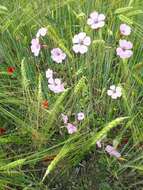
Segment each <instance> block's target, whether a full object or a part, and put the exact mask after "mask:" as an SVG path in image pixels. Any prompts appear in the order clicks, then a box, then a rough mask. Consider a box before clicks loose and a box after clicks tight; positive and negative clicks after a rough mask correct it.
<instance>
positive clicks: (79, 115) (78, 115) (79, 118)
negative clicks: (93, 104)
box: [77, 112, 85, 121]
mask: <svg viewBox="0 0 143 190" xmlns="http://www.w3.org/2000/svg"><path fill="white" fill-rule="evenodd" d="M84 117H85V116H84V113H83V112H80V113H78V114H77V119H78V120H79V121H82V120H83V119H84Z"/></svg>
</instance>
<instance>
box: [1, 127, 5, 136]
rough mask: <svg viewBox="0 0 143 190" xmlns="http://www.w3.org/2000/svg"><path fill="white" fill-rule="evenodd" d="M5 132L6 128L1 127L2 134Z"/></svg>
mask: <svg viewBox="0 0 143 190" xmlns="http://www.w3.org/2000/svg"><path fill="white" fill-rule="evenodd" d="M5 132H6V129H5V128H2V127H1V128H0V135H3V134H4V133H5Z"/></svg>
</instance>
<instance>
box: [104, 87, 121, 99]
mask: <svg viewBox="0 0 143 190" xmlns="http://www.w3.org/2000/svg"><path fill="white" fill-rule="evenodd" d="M107 94H108V96H111V97H112V99H117V98H119V97H121V96H122V89H121V87H116V86H115V85H112V86H110V89H109V90H108V91H107Z"/></svg>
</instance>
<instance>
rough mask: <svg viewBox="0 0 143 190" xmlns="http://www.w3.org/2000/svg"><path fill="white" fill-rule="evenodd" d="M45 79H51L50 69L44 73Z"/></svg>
mask: <svg viewBox="0 0 143 190" xmlns="http://www.w3.org/2000/svg"><path fill="white" fill-rule="evenodd" d="M46 78H47V79H50V78H53V71H52V70H51V69H48V70H47V71H46Z"/></svg>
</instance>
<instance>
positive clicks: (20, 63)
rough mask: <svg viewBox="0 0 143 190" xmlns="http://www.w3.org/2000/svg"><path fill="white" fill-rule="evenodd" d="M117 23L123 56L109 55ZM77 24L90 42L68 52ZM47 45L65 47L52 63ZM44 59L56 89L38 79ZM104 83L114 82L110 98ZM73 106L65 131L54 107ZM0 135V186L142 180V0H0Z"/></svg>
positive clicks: (121, 186)
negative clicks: (128, 49)
mask: <svg viewBox="0 0 143 190" xmlns="http://www.w3.org/2000/svg"><path fill="white" fill-rule="evenodd" d="M94 10H96V11H99V12H101V13H104V14H105V15H106V24H105V26H104V27H103V28H102V29H100V30H98V31H94V30H92V29H91V28H90V27H89V26H88V25H87V18H88V16H89V14H90V13H91V12H93V11H94ZM122 23H126V24H128V25H129V26H130V27H131V28H132V33H131V35H130V36H129V37H126V39H127V40H129V41H131V42H132V43H133V52H134V54H133V56H132V57H131V58H130V59H128V60H126V61H123V60H122V59H120V58H119V57H118V56H117V55H116V48H117V47H118V43H119V40H120V38H122V37H121V35H120V32H119V27H120V24H122ZM41 27H46V28H47V29H48V32H47V35H46V36H45V37H44V38H42V39H41V41H42V44H44V45H47V46H45V48H42V51H41V52H40V55H39V56H38V57H34V55H33V54H32V53H31V50H30V43H31V40H32V38H34V36H35V34H36V32H37V31H38V29H39V28H41ZM82 31H84V32H86V33H87V35H88V36H90V37H91V40H92V44H91V45H90V47H89V49H88V52H87V53H86V54H85V55H79V54H77V55H76V54H75V53H74V52H73V51H72V38H73V37H74V35H75V34H77V33H79V32H82ZM55 47H60V48H61V49H62V50H63V51H64V52H65V53H66V55H67V59H66V61H65V62H64V63H62V64H56V63H54V62H53V61H52V59H51V55H50V51H51V49H53V48H55ZM9 67H14V68H15V71H14V72H13V74H9V73H8V72H7V69H8V68H9ZM48 68H50V69H52V70H53V71H54V72H55V73H56V74H57V76H58V77H61V78H62V81H64V83H65V88H66V90H65V91H64V92H63V93H61V94H54V93H53V92H51V91H50V90H49V89H48V82H47V79H46V75H45V72H46V70H47V69H48ZM112 84H115V85H118V84H119V85H120V86H121V87H122V97H121V98H119V99H117V100H113V99H111V97H109V96H108V95H107V90H108V89H109V87H110V86H111V85H112ZM45 100H48V108H47V109H45V108H43V106H42V103H43V101H45ZM81 111H82V112H84V113H85V119H84V120H83V121H82V122H79V123H78V131H77V133H75V134H72V135H70V134H68V133H67V130H66V128H65V127H64V126H63V125H64V124H63V121H62V119H61V113H64V114H67V115H68V116H69V117H70V120H71V122H74V120H75V115H76V114H77V113H79V112H81ZM76 124H77V123H76ZM3 130H6V131H5V132H4V131H3ZM99 140H102V148H101V149H100V148H98V147H97V145H96V143H97V141H99ZM108 144H110V145H114V146H115V147H116V148H117V150H118V151H119V152H120V153H121V155H122V157H121V158H120V159H117V158H115V157H112V156H110V155H109V154H107V152H106V151H105V147H106V145H108ZM0 145H1V146H0V190H60V189H61V190H98V189H99V190H136V189H137V190H142V189H143V0H30V1H29V0H0Z"/></svg>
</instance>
